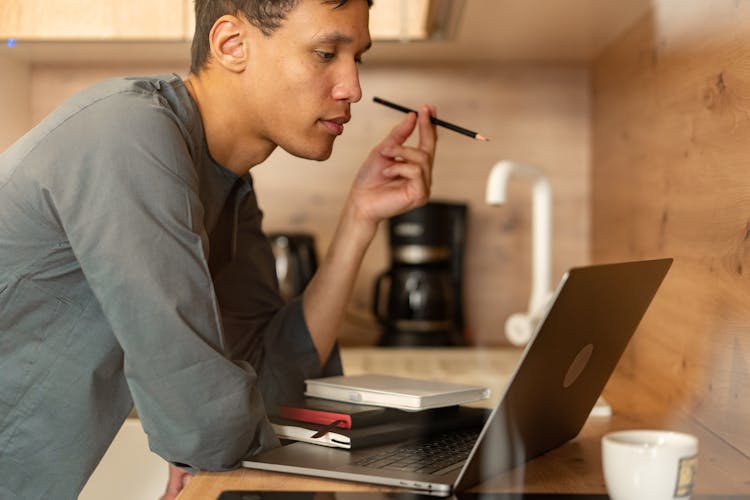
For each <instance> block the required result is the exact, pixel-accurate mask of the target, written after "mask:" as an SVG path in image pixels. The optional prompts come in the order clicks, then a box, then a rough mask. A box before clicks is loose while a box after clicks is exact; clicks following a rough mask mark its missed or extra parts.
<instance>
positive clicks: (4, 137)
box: [0, 56, 31, 151]
mask: <svg viewBox="0 0 750 500" xmlns="http://www.w3.org/2000/svg"><path fill="white" fill-rule="evenodd" d="M0 75H2V76H0V110H2V111H0V117H1V118H0V151H3V150H4V149H5V148H7V147H8V146H10V145H11V144H12V143H13V142H14V141H15V140H16V139H17V138H19V137H20V136H21V135H23V134H24V133H25V132H26V131H27V130H28V129H29V127H30V126H31V93H30V92H29V82H30V81H31V67H30V65H29V64H27V63H24V62H21V61H16V60H13V59H9V58H4V57H2V56H0Z"/></svg>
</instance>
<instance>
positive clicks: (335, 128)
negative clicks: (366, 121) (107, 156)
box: [318, 115, 351, 135]
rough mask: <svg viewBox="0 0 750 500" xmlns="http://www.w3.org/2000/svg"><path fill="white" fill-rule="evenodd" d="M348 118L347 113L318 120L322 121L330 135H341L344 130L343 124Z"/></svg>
mask: <svg viewBox="0 0 750 500" xmlns="http://www.w3.org/2000/svg"><path fill="white" fill-rule="evenodd" d="M350 118H351V117H350V116H349V115H346V116H338V117H335V118H328V119H325V118H321V119H320V120H318V121H320V123H322V124H323V126H324V127H325V128H326V130H328V132H329V133H331V134H332V135H341V134H342V133H343V132H344V124H345V123H346V122H348V121H349V119H350Z"/></svg>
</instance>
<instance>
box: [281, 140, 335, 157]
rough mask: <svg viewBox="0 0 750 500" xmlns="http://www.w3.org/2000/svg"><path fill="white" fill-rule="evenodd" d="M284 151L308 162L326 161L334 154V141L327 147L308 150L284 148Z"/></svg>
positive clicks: (309, 148)
mask: <svg viewBox="0 0 750 500" xmlns="http://www.w3.org/2000/svg"><path fill="white" fill-rule="evenodd" d="M282 148H283V149H284V151H286V152H287V153H289V154H290V155H293V156H296V157H298V158H304V159H306V160H315V161H324V160H327V159H328V158H330V157H331V153H333V141H331V143H330V144H328V145H327V146H325V147H308V148H299V149H297V148H294V149H292V148H284V147H283V146H282Z"/></svg>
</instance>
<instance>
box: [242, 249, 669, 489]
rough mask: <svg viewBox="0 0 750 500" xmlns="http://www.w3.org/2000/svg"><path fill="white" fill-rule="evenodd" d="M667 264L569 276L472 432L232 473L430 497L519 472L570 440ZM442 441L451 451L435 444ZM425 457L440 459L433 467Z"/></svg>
mask: <svg viewBox="0 0 750 500" xmlns="http://www.w3.org/2000/svg"><path fill="white" fill-rule="evenodd" d="M671 264H672V259H659V260H648V261H636V262H624V263H616V264H604V265H595V266H587V267H579V268H573V269H571V270H569V271H568V272H567V273H566V274H565V276H563V278H562V280H561V282H560V285H559V286H558V288H557V290H556V292H555V294H554V297H553V300H552V301H551V303H550V305H549V306H548V308H547V311H546V313H545V314H544V318H543V320H542V321H540V323H539V325H538V326H537V328H536V331H535V333H534V335H533V337H532V339H531V341H530V342H529V344H528V345H527V346H526V349H525V351H524V353H523V355H522V357H521V359H520V361H519V363H518V365H517V366H516V369H515V372H514V373H513V376H512V377H511V379H510V382H509V383H508V384H507V386H506V387H505V388H504V393H503V396H502V397H501V398H500V401H499V402H498V404H497V406H496V407H495V408H494V410H492V412H491V413H490V414H489V415H488V417H487V418H486V420H485V422H484V425H483V426H481V427H478V428H476V429H459V430H456V431H452V432H450V433H447V434H446V435H440V436H431V437H430V439H434V440H436V441H438V443H437V444H434V443H433V444H429V443H426V442H425V441H424V440H423V439H421V438H420V439H411V440H408V441H404V442H400V443H393V444H389V445H383V446H376V447H372V448H367V449H363V450H358V451H347V450H341V449H335V448H328V447H325V446H318V445H314V444H309V443H293V444H290V445H287V446H282V447H280V448H276V449H272V450H268V451H266V452H263V453H261V454H259V455H256V456H254V457H251V458H250V459H249V460H245V461H243V462H242V465H243V466H244V467H247V468H251V469H261V470H268V471H276V472H289V473H295V474H303V475H312V476H316V477H326V478H333V479H341V480H348V481H358V482H365V483H373V484H382V485H389V486H401V487H405V488H409V489H410V490H417V491H425V492H428V493H430V494H433V495H434V494H438V495H448V494H450V493H452V492H454V491H462V490H464V489H466V488H469V487H471V486H473V485H475V484H477V483H479V482H482V481H484V480H486V479H489V478H491V477H493V476H495V475H497V474H500V473H501V472H504V471H506V470H509V469H511V468H513V467H516V466H518V465H521V464H523V463H525V462H526V461H528V460H530V459H532V458H534V457H537V456H539V455H542V454H544V453H546V452H548V451H550V450H552V449H554V448H556V447H558V446H560V445H562V444H563V443H565V442H567V441H569V440H570V439H573V438H574V437H575V436H577V435H578V433H579V432H580V430H581V428H582V427H583V424H584V423H585V422H586V419H587V418H588V415H589V413H590V412H591V409H592V408H593V406H594V404H595V403H596V400H597V399H598V397H599V395H600V393H601V392H602V390H603V389H604V385H605V384H606V383H607V380H608V379H609V377H610V375H611V374H612V372H613V371H614V368H615V366H616V365H617V362H618V361H619V359H620V357H621V356H622V353H623V351H624V350H625V347H626V346H627V344H628V342H629V340H630V338H631V337H632V336H633V333H634V332H635V330H636V328H637V327H638V324H639V323H640V321H641V318H642V317H643V315H644V313H645V312H646V309H647V308H648V306H649V304H650V303H651V300H652V299H653V297H654V295H655V294H656V290H657V289H658V288H659V286H660V284H661V282H662V280H663V279H664V276H665V275H666V273H667V270H668V269H669V267H670V265H671ZM497 390H503V388H497ZM445 439H447V440H449V441H451V443H450V444H445V443H443V444H440V443H441V441H440V440H445ZM429 450H438V451H442V452H446V451H447V452H448V453H447V455H448V456H447V457H446V456H444V457H442V458H441V457H438V458H437V459H433V458H432V457H430V456H429V455H430V452H429ZM425 464H426V465H425Z"/></svg>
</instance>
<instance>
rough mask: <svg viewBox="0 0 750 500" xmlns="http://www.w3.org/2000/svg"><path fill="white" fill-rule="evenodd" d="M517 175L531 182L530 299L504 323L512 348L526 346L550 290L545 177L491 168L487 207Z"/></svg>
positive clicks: (508, 165) (514, 167)
mask: <svg viewBox="0 0 750 500" xmlns="http://www.w3.org/2000/svg"><path fill="white" fill-rule="evenodd" d="M512 175H521V176H524V177H528V178H531V179H533V180H534V188H533V189H534V190H533V199H532V221H531V222H532V224H531V225H532V262H531V264H532V265H531V277H532V281H531V296H530V297H529V307H528V311H526V312H518V313H513V314H511V315H510V316H509V317H508V319H507V320H506V321H505V336H506V338H507V339H508V341H509V342H510V343H511V344H513V345H518V346H522V345H526V344H527V343H528V342H529V340H530V339H531V336H532V335H533V334H534V331H535V330H536V326H537V324H538V323H539V320H540V319H541V317H542V315H543V314H544V312H545V311H546V309H547V304H548V303H549V300H550V298H551V297H552V290H551V289H550V277H551V274H552V270H551V258H550V253H551V246H552V217H551V211H552V193H551V189H550V185H549V181H548V179H547V177H546V176H545V175H544V172H542V171H541V170H540V169H538V168H536V167H532V166H529V165H522V164H519V163H516V162H514V161H510V160H503V161H500V162H498V163H496V164H495V166H494V167H492V170H491V171H490V175H489V178H488V179H487V194H486V199H487V203H489V204H490V205H501V204H503V203H505V200H506V194H507V187H508V180H509V178H510V177H511V176H512Z"/></svg>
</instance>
